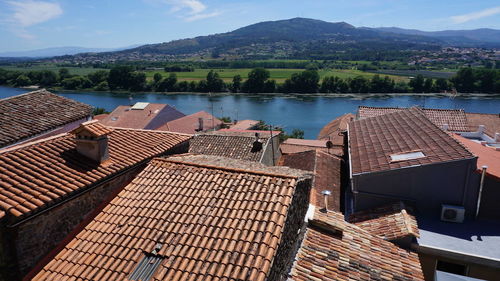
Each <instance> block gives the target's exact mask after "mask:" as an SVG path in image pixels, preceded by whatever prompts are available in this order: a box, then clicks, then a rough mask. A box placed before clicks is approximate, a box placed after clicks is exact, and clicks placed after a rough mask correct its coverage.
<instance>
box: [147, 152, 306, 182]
mask: <svg viewBox="0 0 500 281" xmlns="http://www.w3.org/2000/svg"><path fill="white" fill-rule="evenodd" d="M172 157H176V156H172ZM160 161H161V162H170V163H175V164H182V165H186V166H197V167H203V168H208V169H217V170H225V171H233V172H241V173H248V174H256V175H263V176H273V177H284V178H292V179H298V178H299V177H298V176H292V175H286V174H278V173H270V172H259V171H255V170H245V169H239V168H230V167H222V166H216V165H208V164H201V163H193V162H189V161H182V160H173V159H171V158H162V157H156V158H153V160H151V164H154V162H160Z"/></svg>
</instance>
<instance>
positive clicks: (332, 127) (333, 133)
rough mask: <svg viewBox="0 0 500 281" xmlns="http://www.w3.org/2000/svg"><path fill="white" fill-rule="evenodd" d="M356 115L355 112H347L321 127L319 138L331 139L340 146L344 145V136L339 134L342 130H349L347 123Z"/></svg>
mask: <svg viewBox="0 0 500 281" xmlns="http://www.w3.org/2000/svg"><path fill="white" fill-rule="evenodd" d="M354 117H355V116H354V114H352V113H347V114H344V115H342V116H339V117H337V118H336V119H334V120H332V121H331V122H330V123H328V124H326V125H325V126H324V127H323V128H322V129H321V131H320V132H319V135H318V139H319V140H330V141H331V142H332V143H333V144H334V145H338V146H341V145H343V144H344V137H343V136H342V135H339V134H340V132H342V131H345V130H347V124H349V122H351V121H352V120H354Z"/></svg>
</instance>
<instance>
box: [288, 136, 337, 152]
mask: <svg viewBox="0 0 500 281" xmlns="http://www.w3.org/2000/svg"><path fill="white" fill-rule="evenodd" d="M327 141H328V140H304V139H293V138H288V139H286V140H285V141H284V142H282V143H281V144H280V150H281V153H283V154H290V153H298V152H304V151H309V150H316V149H319V150H324V151H328V148H327V147H326V142H327ZM333 150H335V152H338V150H339V149H338V148H337V149H335V148H332V149H330V152H333ZM336 154H337V153H336Z"/></svg>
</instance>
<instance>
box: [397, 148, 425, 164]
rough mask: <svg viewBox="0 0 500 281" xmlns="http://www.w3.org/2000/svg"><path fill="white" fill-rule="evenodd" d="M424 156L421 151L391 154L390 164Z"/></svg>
mask: <svg viewBox="0 0 500 281" xmlns="http://www.w3.org/2000/svg"><path fill="white" fill-rule="evenodd" d="M424 157H425V154H424V153H423V152H422V151H412V152H407V153H397V154H391V162H398V161H406V160H413V159H419V158H424Z"/></svg>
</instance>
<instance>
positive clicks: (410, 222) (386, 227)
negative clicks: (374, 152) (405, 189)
mask: <svg viewBox="0 0 500 281" xmlns="http://www.w3.org/2000/svg"><path fill="white" fill-rule="evenodd" d="M409 211H410V210H409V209H408V207H407V206H405V204H404V203H403V202H397V203H394V204H388V205H384V206H380V207H376V208H372V209H368V210H363V211H359V212H356V213H354V214H351V215H350V216H349V219H348V220H347V221H349V222H350V223H353V224H355V225H357V226H359V227H361V228H363V229H364V230H367V231H369V232H370V233H371V234H374V235H377V236H380V237H382V238H383V239H385V240H389V241H393V240H398V239H401V238H405V237H419V236H420V234H419V232H418V225H417V220H416V218H415V216H413V215H412V214H411V211H410V212H409Z"/></svg>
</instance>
